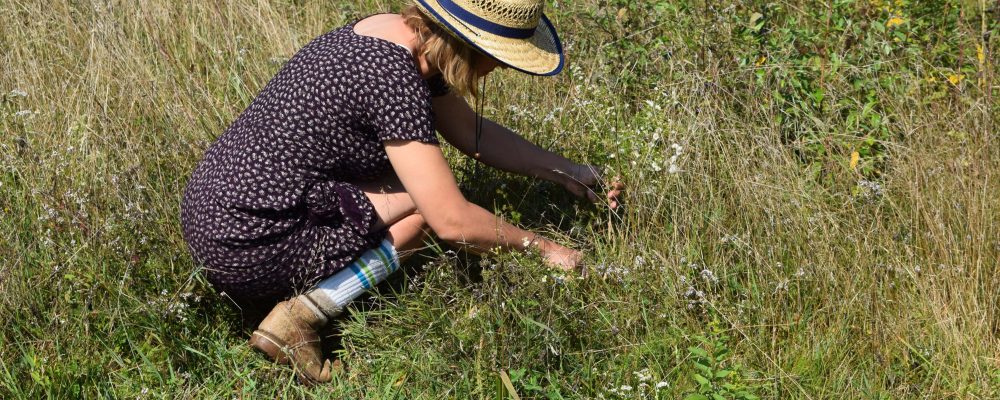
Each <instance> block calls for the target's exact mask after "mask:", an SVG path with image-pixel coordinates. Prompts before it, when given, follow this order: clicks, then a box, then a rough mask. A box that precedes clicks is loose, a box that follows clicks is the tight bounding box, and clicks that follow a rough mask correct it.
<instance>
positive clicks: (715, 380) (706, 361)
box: [684, 320, 758, 400]
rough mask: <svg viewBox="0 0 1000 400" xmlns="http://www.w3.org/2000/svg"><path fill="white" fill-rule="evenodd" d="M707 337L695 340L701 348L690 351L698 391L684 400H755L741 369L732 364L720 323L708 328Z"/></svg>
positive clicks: (713, 322) (689, 349) (710, 324)
mask: <svg viewBox="0 0 1000 400" xmlns="http://www.w3.org/2000/svg"><path fill="white" fill-rule="evenodd" d="M708 328H709V330H708V334H707V335H698V336H695V337H694V338H695V340H697V341H698V342H699V343H700V345H699V346H691V347H688V354H689V358H688V360H689V361H690V364H691V367H692V368H693V369H694V371H692V373H691V378H692V379H694V381H695V383H696V385H697V389H696V390H695V392H694V393H691V394H688V395H687V396H686V397H684V399H685V400H729V399H733V400H756V399H758V397H757V396H756V395H755V394H753V393H751V390H752V387H750V386H748V385H746V384H745V383H744V382H743V380H742V378H741V376H740V365H738V364H733V363H731V362H730V361H729V356H730V354H731V352H730V350H729V346H728V345H727V344H726V343H727V342H728V341H729V337H728V336H726V334H725V330H723V329H722V328H721V327H720V325H719V321H718V320H712V322H710V323H709V324H708Z"/></svg>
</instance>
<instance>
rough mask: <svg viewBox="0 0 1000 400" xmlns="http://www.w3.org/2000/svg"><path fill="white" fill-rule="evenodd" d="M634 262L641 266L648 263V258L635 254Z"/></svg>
mask: <svg viewBox="0 0 1000 400" xmlns="http://www.w3.org/2000/svg"><path fill="white" fill-rule="evenodd" d="M634 262H635V266H636V267H641V266H643V265H644V264H646V259H644V258H642V256H635V260H634Z"/></svg>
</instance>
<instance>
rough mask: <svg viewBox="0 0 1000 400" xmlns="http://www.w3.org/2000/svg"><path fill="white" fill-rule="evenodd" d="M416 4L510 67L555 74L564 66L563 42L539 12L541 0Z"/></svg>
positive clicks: (419, 0)
mask: <svg viewBox="0 0 1000 400" xmlns="http://www.w3.org/2000/svg"><path fill="white" fill-rule="evenodd" d="M417 6H419V7H420V8H421V9H422V10H423V11H424V12H426V13H427V14H428V15H429V16H431V18H432V19H434V20H436V21H437V22H438V23H440V24H441V25H442V26H444V27H445V28H446V29H448V30H449V31H451V32H453V33H455V35H456V36H458V37H459V38H461V39H463V40H465V41H466V42H467V43H469V44H471V45H472V46H473V47H475V48H477V49H479V50H480V51H482V52H484V53H486V54H489V55H490V56H493V57H494V58H496V59H497V60H499V61H500V62H502V63H504V64H506V65H508V66H510V67H512V68H515V69H517V70H520V71H523V72H527V73H529V74H534V75H555V74H557V73H559V71H561V70H562V68H563V63H564V61H563V60H564V59H563V55H562V45H561V44H560V43H559V37H558V36H557V35H556V30H555V28H554V27H553V26H552V23H551V22H549V20H548V18H546V17H545V15H544V14H543V13H542V8H543V2H542V0H417ZM469 14H472V16H469ZM477 18H478V20H477ZM484 21H485V22H484ZM484 26H485V27H484ZM491 26H492V28H491Z"/></svg>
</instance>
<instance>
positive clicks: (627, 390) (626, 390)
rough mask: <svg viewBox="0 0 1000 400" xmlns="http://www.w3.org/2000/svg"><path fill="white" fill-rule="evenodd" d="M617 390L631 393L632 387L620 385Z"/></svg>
mask: <svg viewBox="0 0 1000 400" xmlns="http://www.w3.org/2000/svg"><path fill="white" fill-rule="evenodd" d="M618 390H621V391H623V392H631V391H632V387H631V386H629V385H622V386H621V387H620V388H618Z"/></svg>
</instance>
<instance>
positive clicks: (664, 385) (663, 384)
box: [656, 381, 670, 390]
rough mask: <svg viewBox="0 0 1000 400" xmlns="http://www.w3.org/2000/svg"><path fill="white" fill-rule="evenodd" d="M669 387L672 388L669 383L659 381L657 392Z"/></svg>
mask: <svg viewBox="0 0 1000 400" xmlns="http://www.w3.org/2000/svg"><path fill="white" fill-rule="evenodd" d="M667 386H670V384H669V383H667V381H659V382H656V390H660V389H663V388H665V387H667Z"/></svg>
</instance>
